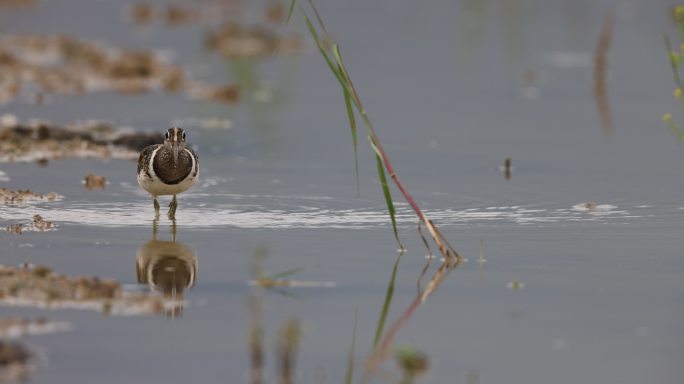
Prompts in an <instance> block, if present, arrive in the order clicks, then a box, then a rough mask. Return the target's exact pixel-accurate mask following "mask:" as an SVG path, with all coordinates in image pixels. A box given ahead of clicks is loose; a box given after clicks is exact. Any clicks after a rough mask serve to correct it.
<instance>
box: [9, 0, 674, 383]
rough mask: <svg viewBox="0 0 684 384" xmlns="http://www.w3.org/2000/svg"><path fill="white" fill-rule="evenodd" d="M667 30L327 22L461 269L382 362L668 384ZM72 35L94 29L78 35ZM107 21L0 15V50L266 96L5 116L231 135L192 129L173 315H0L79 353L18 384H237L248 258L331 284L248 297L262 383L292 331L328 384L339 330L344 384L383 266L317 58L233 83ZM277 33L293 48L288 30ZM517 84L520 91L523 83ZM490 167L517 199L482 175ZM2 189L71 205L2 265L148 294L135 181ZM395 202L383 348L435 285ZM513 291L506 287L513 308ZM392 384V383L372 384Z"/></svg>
mask: <svg viewBox="0 0 684 384" xmlns="http://www.w3.org/2000/svg"><path fill="white" fill-rule="evenodd" d="M668 7H669V3H667V2H662V1H646V0H640V1H620V2H608V1H594V2H590V1H582V2H576V1H543V2H542V1H535V0H525V1H518V2H506V1H489V2H485V1H466V0H463V1H459V2H449V1H438V2H431V3H430V4H422V3H421V4H419V3H417V2H407V1H380V2H377V1H376V2H373V3H366V2H364V3H363V4H362V3H360V2H321V4H320V10H321V12H322V15H323V17H324V19H325V20H326V21H327V27H328V29H329V31H330V32H331V33H332V35H333V36H334V37H335V38H337V39H338V40H339V43H340V45H341V47H342V50H343V54H344V56H345V61H346V63H347V66H348V68H349V70H350V72H351V76H352V78H353V79H354V82H355V85H356V86H357V87H358V89H359V93H360V95H361V98H362V99H363V100H364V102H365V104H366V108H367V109H368V111H369V114H370V116H371V119H373V121H374V124H375V125H376V128H377V129H378V131H379V135H380V137H381V139H382V140H383V143H384V144H385V146H386V149H387V151H388V153H389V155H390V157H391V158H392V159H393V161H394V163H395V166H396V168H397V170H398V174H399V176H400V177H401V178H402V180H403V181H404V182H405V183H406V185H407V186H408V188H409V190H410V191H411V192H412V193H413V194H414V195H415V197H416V199H417V200H418V201H419V203H420V204H421V206H422V207H423V208H424V209H425V210H426V212H427V213H428V215H429V216H430V217H431V218H432V219H433V220H435V222H436V223H437V224H438V225H440V228H441V229H442V231H443V232H444V233H445V235H446V236H447V237H448V238H449V240H450V241H451V242H452V244H453V245H454V246H455V247H456V249H458V251H459V252H460V253H461V254H462V255H463V256H464V257H465V258H466V259H467V261H466V262H464V263H463V264H461V265H459V266H458V267H457V268H456V269H455V270H454V271H453V272H452V273H451V274H450V275H448V276H447V277H446V278H445V279H444V280H443V282H442V284H441V286H440V287H439V288H438V289H437V291H436V292H435V293H434V294H433V295H431V296H430V297H429V298H428V299H427V301H426V302H425V303H424V305H422V306H421V307H420V308H418V310H417V311H416V312H415V314H414V316H413V317H411V318H410V320H409V321H408V322H407V323H406V325H405V327H403V328H402V329H401V330H400V331H399V333H398V334H397V337H396V342H395V344H394V345H396V346H401V345H410V346H412V347H415V348H418V349H420V350H422V351H424V352H425V353H427V355H428V356H429V357H430V369H429V371H428V372H427V374H426V375H425V376H424V377H423V378H421V380H423V382H432V383H445V382H456V383H468V384H472V383H550V382H552V383H577V382H596V383H621V384H622V383H680V382H681V380H682V379H681V378H682V377H684V368H683V367H682V365H681V361H682V359H683V358H684V337H683V336H682V333H681V331H680V328H681V324H682V321H684V309H682V308H683V307H682V302H683V299H684V282H683V281H684V280H683V279H682V274H683V273H684V259H683V258H682V256H681V249H682V246H683V245H684V241H683V240H682V237H681V228H682V225H684V201H683V200H682V194H681V191H682V190H683V187H684V177H682V176H684V170H683V169H684V168H682V167H681V166H680V164H681V159H682V156H683V155H684V152H682V151H683V148H682V145H681V142H679V141H678V139H677V138H676V137H675V136H674V135H672V134H671V133H670V132H669V131H668V129H667V127H665V126H664V125H663V124H662V123H661V121H660V116H661V115H662V113H664V112H673V114H674V117H675V119H677V117H678V116H677V114H676V113H674V112H676V110H677V103H676V101H675V100H673V99H672V97H671V93H672V89H673V87H674V86H673V84H672V79H671V73H670V69H669V63H668V61H667V57H666V55H665V52H664V49H663V47H662V33H663V32H670V33H671V34H673V35H674V31H673V28H672V25H671V24H670V22H669V19H668V18H667V9H668ZM260 9H261V4H250V5H249V6H248V7H247V12H246V15H245V16H244V17H248V18H252V19H253V20H255V21H258V20H259V12H260ZM610 10H614V11H615V12H616V25H615V31H614V37H613V42H612V46H611V48H610V53H609V56H608V66H609V73H608V94H609V101H610V104H611V108H612V113H613V119H614V123H615V132H614V134H613V135H610V136H606V135H604V134H603V133H602V131H601V127H600V121H599V117H598V114H597V112H596V108H595V105H594V101H593V98H592V93H591V92H592V65H593V56H592V55H593V50H594V46H595V44H596V40H597V38H598V35H599V33H600V28H601V20H602V18H603V15H604V14H605V12H608V11H610ZM74 14H77V15H83V16H87V17H82V18H80V19H81V20H82V21H83V22H80V23H74V22H73V15H74ZM123 14H125V7H124V4H123V3H119V2H88V1H62V2H59V3H55V2H44V3H43V4H41V5H40V6H39V7H37V8H36V9H33V10H26V11H3V12H2V13H0V30H1V31H2V32H4V33H20V32H24V33H26V32H31V33H57V32H59V33H69V34H74V35H77V36H79V37H84V38H93V39H100V40H103V41H107V42H108V43H110V44H114V45H117V46H125V47H138V48H158V49H165V50H171V51H172V52H173V53H174V56H175V57H176V62H178V63H180V64H182V65H184V66H186V67H187V68H188V69H189V70H190V71H191V72H192V73H194V74H195V75H196V76H197V77H200V78H202V79H203V80H207V81H209V80H211V81H216V82H218V83H227V82H231V81H238V82H239V81H249V79H250V78H251V77H250V76H254V78H256V79H258V81H257V84H258V88H259V90H260V93H259V92H257V93H256V96H254V95H251V96H250V97H247V100H245V101H243V102H242V103H241V104H239V105H237V106H229V107H226V106H225V105H221V104H215V103H208V102H200V101H196V100H188V99H186V98H185V97H184V96H182V95H166V94H162V93H152V94H147V95H142V96H140V95H136V96H121V95H116V94H112V93H95V94H92V95H88V96H86V97H64V96H62V97H53V98H50V99H49V100H48V101H49V102H48V103H47V104H45V105H40V106H36V105H30V104H27V103H23V102H16V103H12V104H8V105H5V106H3V107H1V108H0V110H1V112H3V113H13V114H15V115H17V116H18V117H19V118H21V119H25V118H31V117H39V118H45V119H50V120H53V121H55V122H59V123H63V122H68V121H70V120H73V119H84V118H98V119H104V120H107V121H111V122H113V123H115V124H119V125H130V126H132V127H135V128H136V129H139V130H164V129H166V128H167V126H168V125H169V124H171V123H172V122H173V121H175V120H178V119H181V120H185V121H188V119H193V118H194V119H198V118H214V117H218V118H221V119H230V120H232V121H233V126H232V128H230V129H224V130H210V129H206V128H200V127H197V126H193V125H192V124H190V125H188V124H186V126H185V128H186V129H187V131H188V135H189V141H190V142H191V143H192V144H193V145H195V146H196V147H197V150H198V153H199V154H200V164H201V179H200V182H199V183H198V185H197V186H195V187H194V188H193V189H191V190H190V191H188V192H187V193H184V194H183V195H181V196H179V209H178V213H177V228H176V243H177V245H179V248H178V249H182V252H183V253H184V255H185V256H184V257H185V259H184V260H186V261H187V262H188V263H189V265H194V267H195V268H196V275H193V278H194V285H193V286H192V287H190V288H188V289H186V290H185V299H186V303H185V306H184V309H183V312H182V316H179V317H176V318H167V317H164V316H159V317H153V316H149V317H126V316H123V317H121V316H113V317H107V316H105V315H103V314H101V313H98V312H93V311H79V310H54V311H45V310H38V309H30V308H16V307H0V314H2V315H22V316H27V317H38V316H46V317H48V318H49V319H51V320H53V321H67V322H69V323H71V324H72V331H71V332H67V333H58V334H53V335H44V336H40V337H38V336H36V337H35V338H29V339H27V340H26V341H27V342H28V343H29V344H30V345H31V346H34V347H35V348H37V349H38V350H40V351H41V355H42V356H43V357H42V359H43V361H42V363H41V364H40V367H39V369H38V370H37V372H36V373H35V375H34V376H33V382H36V383H74V382H98V383H121V382H145V383H157V382H159V383H162V382H164V383H175V382H178V383H181V382H188V381H195V382H230V383H233V382H249V367H250V362H249V356H250V355H249V332H250V325H251V324H252V321H253V319H250V307H249V304H248V303H249V297H250V294H254V293H255V290H254V288H253V287H251V286H250V285H249V282H250V281H251V280H252V279H253V276H252V272H251V270H252V263H253V260H254V258H255V254H259V253H263V252H265V250H267V252H268V257H267V258H266V259H265V260H263V262H262V266H261V267H262V268H263V269H264V271H265V272H264V273H265V274H274V273H278V272H281V271H286V270H290V269H293V268H303V270H302V271H300V272H298V273H296V274H294V275H292V276H289V277H288V278H292V279H296V280H299V281H305V282H321V283H328V282H331V283H334V286H329V285H331V284H322V285H323V286H318V287H299V288H297V287H283V288H281V289H279V290H278V289H272V290H267V291H266V292H264V294H263V296H262V299H261V304H262V309H263V319H262V320H263V327H264V331H265V334H264V348H265V350H266V354H265V359H266V367H265V373H266V377H267V380H266V381H267V382H277V380H276V378H277V371H276V367H275V365H276V356H275V349H276V348H275V347H276V344H277V343H276V339H277V334H278V329H279V328H280V327H281V325H282V324H284V323H285V322H286V321H287V320H288V319H289V318H291V317H296V318H298V319H300V320H301V323H302V329H303V335H302V339H301V345H300V348H299V355H298V359H297V369H296V372H297V378H298V382H302V383H309V382H311V383H337V382H343V380H344V377H345V372H346V369H347V354H348V352H349V348H350V346H351V340H352V333H353V328H354V323H355V316H358V319H357V335H356V353H355V358H354V361H355V362H356V364H355V369H356V372H357V379H359V380H357V381H361V376H360V375H359V372H361V371H362V370H363V364H364V360H365V358H367V357H368V356H369V354H370V351H371V349H372V339H373V337H374V332H375V329H376V324H377V321H378V316H379V314H380V311H381V308H382V305H383V301H384V299H385V293H386V289H387V285H388V283H389V280H390V277H391V274H392V268H393V265H394V262H395V260H396V256H397V253H396V249H397V244H396V243H395V242H394V239H393V236H392V231H391V226H390V224H389V219H388V217H387V215H386V213H385V205H384V201H383V200H382V196H381V193H380V189H379V185H378V183H377V181H376V180H375V174H374V172H375V171H374V169H375V162H374V159H373V158H372V154H371V151H370V150H369V148H367V144H366V143H365V141H364V140H361V147H360V152H361V156H360V159H359V161H360V178H361V183H360V191H361V195H360V197H359V198H357V197H356V185H355V177H354V163H353V156H352V154H353V150H352V145H351V138H350V137H349V136H350V135H349V132H348V126H347V122H346V120H345V119H346V113H345V111H344V105H343V99H342V95H341V94H340V91H339V89H338V88H337V85H336V84H335V80H334V78H333V77H332V75H331V74H330V73H329V72H328V71H327V68H326V66H325V63H324V62H323V60H322V59H321V58H320V57H319V54H318V52H316V50H315V49H313V46H311V47H310V49H308V50H307V51H306V53H304V54H302V55H301V56H295V57H279V58H272V59H267V60H263V61H259V62H249V61H245V62H239V63H236V62H234V63H232V65H226V63H225V62H224V61H222V60H221V59H219V58H218V57H217V56H215V55H213V54H210V53H207V52H205V51H203V50H202V41H201V39H202V33H203V31H204V27H202V26H185V27H175V28H167V27H164V26H161V25H153V26H149V27H135V26H132V25H130V24H128V23H127V22H126V21H125V18H124V17H123V16H122V15H123ZM289 29H291V30H294V31H297V32H299V33H301V34H305V33H306V31H305V27H304V25H303V23H302V20H301V19H300V18H299V17H295V19H294V20H293V22H292V25H291V26H290V27H289ZM245 68H247V69H245ZM245 72H247V73H248V75H246V78H247V80H245ZM526 73H531V74H532V75H533V76H532V77H533V78H535V79H536V80H534V81H533V82H532V83H531V84H530V83H529V82H526V81H525V80H521V78H522V77H524V75H525V74H526ZM528 77H529V76H528ZM264 95H266V96H264ZM191 121H192V120H191ZM506 157H511V159H512V164H513V166H514V168H515V169H514V171H513V173H512V177H511V180H506V179H505V178H504V175H503V172H501V170H500V166H501V165H502V164H503V163H504V159H505V158H506ZM0 170H2V171H3V172H4V173H6V175H7V177H9V181H2V184H1V185H2V186H3V187H8V188H12V189H19V188H21V189H25V188H30V189H32V190H34V191H37V192H40V193H47V192H51V191H54V192H56V193H59V194H61V195H64V196H65V198H64V199H63V200H61V201H58V202H41V203H31V204H26V205H0V225H2V226H5V225H8V224H15V223H24V222H29V221H30V220H31V217H32V216H33V215H34V214H40V215H41V216H43V217H44V218H46V219H48V220H51V221H53V222H54V223H55V224H56V225H57V227H56V230H54V231H48V232H42V233H41V232H28V233H25V234H23V235H20V236H18V235H11V234H5V233H0V246H1V247H2V249H3V252H2V255H1V257H0V262H1V263H2V264H7V265H17V264H19V263H23V262H31V263H36V264H46V265H49V266H52V267H53V268H54V269H55V270H56V271H58V272H60V273H64V274H68V275H97V276H102V277H111V278H115V279H117V280H119V281H121V282H122V283H124V284H126V285H127V287H128V288H129V289H131V290H144V289H147V288H146V286H145V285H140V284H138V277H137V272H136V269H137V268H138V263H139V256H140V255H141V253H144V252H143V250H144V247H145V245H146V244H149V242H150V241H151V240H152V238H153V228H152V227H153V223H152V221H153V208H152V203H151V201H150V198H149V197H148V196H146V194H145V193H144V192H143V191H141V190H140V189H139V188H138V186H137V184H136V181H135V163H133V162H128V161H122V160H110V161H102V160H78V159H70V160H55V161H51V162H50V164H49V166H48V167H46V168H43V167H38V166H37V165H35V164H0ZM88 172H94V173H96V174H100V175H104V176H106V177H107V180H108V185H107V186H106V188H105V189H104V190H102V191H88V190H86V189H85V188H84V187H83V185H82V184H81V183H80V180H81V179H82V178H83V176H84V175H85V174H86V173H88ZM0 176H2V174H0ZM394 196H395V199H396V200H397V201H398V202H399V203H398V211H399V215H398V219H399V230H400V236H401V239H402V241H403V242H404V243H405V245H406V248H407V252H406V253H405V254H404V255H403V256H402V258H401V260H400V262H399V267H398V270H397V275H396V281H395V291H394V296H393V301H392V303H391V306H390V310H389V314H388V319H387V325H386V328H385V329H387V328H389V326H390V324H392V323H393V322H394V321H396V320H397V319H398V318H399V317H400V316H401V315H402V313H403V312H404V310H405V309H406V308H407V307H408V306H409V305H410V304H411V302H412V301H413V299H414V297H415V296H416V294H417V291H416V284H417V281H418V279H419V277H420V274H421V270H422V269H423V267H424V265H425V263H426V261H427V260H426V257H425V255H426V254H427V250H425V248H424V247H423V245H422V241H421V239H420V236H419V235H418V233H417V231H416V226H417V220H416V219H415V217H414V216H413V214H412V212H411V210H410V209H409V207H408V206H407V205H405V204H403V203H401V202H400V201H401V200H400V198H399V195H398V193H397V192H395V193H394ZM167 201H168V200H163V201H162V205H164V204H166V203H167ZM586 203H595V204H596V206H595V207H593V206H592V209H587V205H586ZM171 232H172V228H171V226H170V223H169V222H168V220H166V219H165V218H164V217H162V219H161V220H160V223H159V228H158V234H157V238H158V240H160V241H170V240H171V239H172V234H171ZM480 241H482V242H483V257H484V259H486V262H481V261H480V260H479V247H480ZM433 248H434V247H433ZM193 256H194V257H193ZM153 257H154V256H150V258H153ZM438 265H439V261H438V260H434V261H433V262H432V263H431V266H430V270H429V271H428V272H427V275H426V277H425V278H423V283H425V282H426V280H428V279H429V278H430V277H431V276H432V275H433V273H434V272H435V270H436V269H437V267H438ZM514 282H516V283H515V284H513V285H512V286H515V287H517V288H518V289H511V288H509V285H511V283H514ZM283 292H284V293H285V294H283ZM389 360H392V359H391V358H390V359H389ZM399 377H400V375H399V370H398V369H397V367H396V365H395V364H394V363H393V362H388V363H386V364H384V365H382V366H381V374H379V375H376V376H373V377H372V378H371V381H373V382H399V381H400V380H399Z"/></svg>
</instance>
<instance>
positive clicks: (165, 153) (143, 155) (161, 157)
mask: <svg viewBox="0 0 684 384" xmlns="http://www.w3.org/2000/svg"><path fill="white" fill-rule="evenodd" d="M185 136H186V135H185V131H184V130H183V129H182V128H179V127H172V128H169V129H168V130H167V131H166V135H165V139H164V143H162V144H153V145H150V146H147V147H145V148H144V149H143V150H142V151H141V152H140V157H139V158H138V184H139V185H140V186H141V187H142V188H143V189H144V190H146V191H147V192H148V193H149V194H150V195H152V198H153V200H154V212H155V215H156V217H159V202H158V201H157V197H158V196H164V195H173V198H172V199H171V203H170V204H169V212H168V217H169V219H171V220H175V218H176V208H177V207H178V203H177V201H176V195H177V194H179V193H182V192H185V191H187V190H188V189H189V188H190V187H192V186H193V185H194V184H195V183H196V182H197V179H198V177H199V158H198V157H197V154H196V153H195V151H193V150H192V149H191V148H189V147H188V146H187V144H186V142H185Z"/></svg>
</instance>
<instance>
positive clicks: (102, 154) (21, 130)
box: [0, 115, 164, 164]
mask: <svg viewBox="0 0 684 384" xmlns="http://www.w3.org/2000/svg"><path fill="white" fill-rule="evenodd" d="M0 123H1V125H0V163H3V162H31V161H40V162H43V163H44V164H47V161H48V160H51V159H63V158H74V157H76V158H115V159H127V160H135V159H137V158H138V155H139V153H140V151H141V150H142V149H143V148H145V147H146V146H148V145H152V144H158V143H161V142H162V141H164V137H163V136H162V135H161V134H160V133H159V132H154V133H146V132H134V131H132V130H131V129H128V130H127V129H123V128H119V127H115V126H114V125H112V124H109V123H106V122H100V121H85V122H75V123H71V124H69V125H67V126H64V127H63V126H59V125H55V124H53V123H50V122H45V121H37V120H34V121H28V122H25V123H20V122H18V120H17V119H16V118H15V117H13V116H11V115H10V116H7V115H6V116H3V117H2V118H1V119H0Z"/></svg>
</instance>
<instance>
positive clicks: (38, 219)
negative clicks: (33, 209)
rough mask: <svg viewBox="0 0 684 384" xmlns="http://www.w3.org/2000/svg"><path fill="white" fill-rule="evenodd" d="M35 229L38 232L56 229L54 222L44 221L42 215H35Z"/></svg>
mask: <svg viewBox="0 0 684 384" xmlns="http://www.w3.org/2000/svg"><path fill="white" fill-rule="evenodd" d="M33 228H34V229H35V230H38V231H41V232H43V231H47V230H50V229H52V228H54V225H53V224H52V221H47V220H45V219H43V217H42V216H41V215H33Z"/></svg>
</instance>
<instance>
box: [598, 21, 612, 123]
mask: <svg viewBox="0 0 684 384" xmlns="http://www.w3.org/2000/svg"><path fill="white" fill-rule="evenodd" d="M612 35H613V14H612V13H608V14H607V15H606V16H605V17H604V18H603V28H602V29H601V36H600V37H599V40H598V44H597V45H596V51H595V52H594V99H595V100H596V108H597V109H598V113H599V116H600V118H601V126H602V127H603V132H604V133H606V134H611V133H613V118H612V116H611V113H610V104H609V103H608V92H607V90H606V89H607V87H606V70H607V56H608V49H609V48H610V40H611V38H612Z"/></svg>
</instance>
